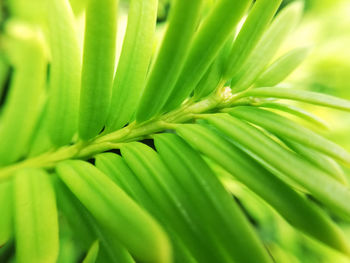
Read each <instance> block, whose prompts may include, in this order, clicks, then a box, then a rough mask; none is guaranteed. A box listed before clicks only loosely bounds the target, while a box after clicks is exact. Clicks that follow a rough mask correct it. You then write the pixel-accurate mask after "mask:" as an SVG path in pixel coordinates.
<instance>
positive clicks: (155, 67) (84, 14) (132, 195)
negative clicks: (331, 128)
mask: <svg viewBox="0 0 350 263" xmlns="http://www.w3.org/2000/svg"><path fill="white" fill-rule="evenodd" d="M33 2H35V5H36V6H37V9H35V10H34V8H33V9H32V8H28V6H27V4H26V1H20V0H6V1H5V3H4V5H5V6H6V8H7V9H8V10H9V13H10V14H11V15H10V16H9V17H8V18H7V19H6V20H4V21H3V22H2V31H1V33H0V38H1V43H2V44H1V46H0V95H1V97H2V98H3V99H2V100H1V108H0V138H1V141H0V180H1V181H0V211H1V216H0V261H1V262H10V261H9V260H10V258H11V257H15V258H16V262H19V263H21V262H26V263H31V262H33V263H40V262H42V263H50V262H86V263H93V262H100V263H109V262H127V263H131V262H159V263H160V262H162V263H163V262H164V263H167V262H191V263H195V262H199V263H202V262H208V263H212V262H274V252H276V251H277V252H278V251H279V250H278V242H277V241H268V240H266V239H265V237H266V236H264V235H263V234H261V233H260V232H259V228H256V224H255V223H256V222H255V223H254V220H253V219H252V215H253V216H254V215H256V217H257V218H259V220H261V221H262V222H263V224H264V226H265V225H266V224H269V222H268V220H267V219H266V218H265V217H264V216H266V217H267V216H271V218H273V220H276V221H278V222H283V224H284V223H286V222H287V223H288V225H290V226H291V229H292V230H293V231H295V230H296V231H299V232H300V233H303V234H305V235H306V236H308V237H310V238H311V239H313V240H316V241H317V242H320V243H322V244H323V245H324V246H326V247H329V248H332V249H333V250H335V251H338V252H340V253H342V254H343V255H344V256H349V255H350V244H349V240H348V239H347V237H346V235H345V233H344V232H343V230H342V229H341V228H340V227H339V224H337V223H336V222H335V221H334V218H337V219H338V220H339V221H342V222H349V220H350V189H349V185H348V179H347V177H346V175H345V173H344V172H343V167H344V166H349V165H350V153H348V152H347V151H346V150H345V149H343V148H342V147H341V146H340V145H337V144H336V143H334V142H332V141H331V140H329V139H327V138H326V137H325V136H324V135H321V132H320V130H323V132H324V130H327V128H328V124H327V123H326V122H325V121H324V120H322V119H321V118H320V117H318V116H316V115H315V114H313V113H310V112H308V111H306V110H305V109H303V104H309V105H315V106H323V107H328V108H334V109H338V110H342V111H345V112H350V101H347V100H344V99H341V98H336V97H331V96H328V95H324V94H319V93H315V92H311V91H305V90H298V89H295V88H294V87H284V85H280V83H283V81H284V80H285V79H286V78H287V77H288V75H289V74H291V73H292V72H293V71H294V70H295V69H296V68H297V67H298V66H299V64H301V63H302V61H303V60H304V59H305V58H306V57H307V55H308V53H309V50H310V48H309V47H295V49H292V50H290V51H288V52H287V53H285V54H283V55H282V56H281V57H279V58H276V54H278V53H277V52H278V50H279V48H280V47H281V45H282V44H283V42H284V41H285V39H286V38H287V37H288V36H289V35H290V33H291V32H292V31H293V30H294V28H295V27H296V25H297V24H298V22H299V20H300V17H301V16H302V10H303V5H302V2H301V1H296V2H294V3H292V4H289V5H287V6H286V7H284V8H283V9H282V10H281V11H278V10H279V7H280V4H281V0H260V1H256V2H255V3H253V2H252V1H250V0H239V1H238V0H237V1H236V0H234V1H233V0H215V1H205V0H191V1H187V0H173V1H171V4H170V13H169V15H168V19H166V22H164V23H165V30H164V32H163V33H162V36H161V38H160V39H158V37H157V35H158V34H160V33H159V32H158V30H159V25H157V12H158V15H161V16H162V18H161V19H160V20H162V19H164V17H165V13H164V12H165V10H166V9H167V8H166V6H167V5H166V4H165V3H164V1H161V0H159V1H156V0H150V1H144V0H130V1H129V4H128V5H127V7H125V3H119V2H118V1H117V0H108V1H100V0H86V1H78V0H76V1H71V2H69V1H68V0H53V1H44V0H42V1H39V0H37V1H33ZM0 6H1V4H0ZM168 7H169V6H168ZM72 8H74V10H73V9H72ZM118 9H119V10H118ZM121 12H128V19H127V27H126V32H125V36H124V37H123V43H119V42H118V41H117V39H118V38H117V35H118V34H119V28H118V27H119V24H118V14H120V13H121ZM82 18H83V19H82ZM78 20H81V21H83V24H84V38H83V40H82V42H83V43H80V40H79V39H80V37H81V34H80V33H81V32H80V30H81V29H79V26H78V24H79V22H77V21H78ZM81 21H80V22H81ZM79 36H80V37H79ZM118 45H121V48H120V49H121V54H120V56H119V57H118V56H117V51H116V50H117V49H118ZM291 102H293V103H291ZM294 102H298V104H297V105H295V103H294ZM257 204H258V205H257ZM281 218H283V219H281ZM279 220H280V221H279ZM281 224H282V223H281ZM14 246H15V248H16V249H15V252H14ZM282 250H283V249H281V251H282ZM277 252H276V253H277ZM284 252H286V251H284ZM281 253H282V252H281ZM286 253H288V251H287V252H286Z"/></svg>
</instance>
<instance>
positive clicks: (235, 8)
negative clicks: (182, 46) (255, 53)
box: [164, 0, 251, 111]
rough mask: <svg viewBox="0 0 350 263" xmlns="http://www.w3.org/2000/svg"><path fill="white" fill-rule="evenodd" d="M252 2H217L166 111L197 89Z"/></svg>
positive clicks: (187, 60) (195, 41)
mask: <svg viewBox="0 0 350 263" xmlns="http://www.w3.org/2000/svg"><path fill="white" fill-rule="evenodd" d="M250 3H251V1H250V0H239V1H238V0H222V1H216V3H215V5H214V7H213V9H212V11H211V12H210V13H209V14H208V16H207V17H206V18H205V20H204V21H203V22H202V24H201V25H200V27H199V29H198V31H197V33H196V35H195V36H194V39H193V42H192V43H191V49H190V52H189V54H188V57H187V58H186V62H185V65H184V67H183V69H182V71H181V74H180V76H179V78H178V79H177V82H176V85H175V86H174V87H173V88H172V89H171V91H172V93H171V94H170V96H169V98H168V100H167V102H166V105H165V107H164V109H165V110H167V111H168V110H172V109H174V108H175V107H177V106H179V105H180V104H181V103H182V102H183V101H184V100H185V99H186V97H187V96H189V95H190V93H191V92H192V91H193V90H194V88H195V87H196V85H197V84H198V83H199V81H200V80H201V78H202V77H203V76H204V74H205V72H206V71H207V70H208V68H209V67H210V64H211V63H212V62H213V61H214V59H215V57H216V56H217V54H218V53H219V51H220V49H221V48H222V47H223V46H224V44H225V43H226V41H227V40H228V39H229V38H230V36H232V33H233V32H234V30H235V28H236V26H237V24H238V22H239V20H240V19H241V18H242V16H243V15H244V13H245V12H246V10H247V8H248V6H249V4H250Z"/></svg>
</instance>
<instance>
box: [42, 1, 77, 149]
mask: <svg viewBox="0 0 350 263" xmlns="http://www.w3.org/2000/svg"><path fill="white" fill-rule="evenodd" d="M46 8H47V9H46V12H45V13H46V15H47V17H46V19H47V35H48V37H47V38H48V42H49V43H50V45H49V48H50V52H51V61H50V65H51V66H50V77H49V82H50V84H49V85H50V87H49V97H48V114H47V118H48V132H49V135H50V138H51V141H52V143H53V144H55V145H57V146H62V145H65V144H68V143H70V142H71V139H72V137H73V135H74V133H75V132H76V130H77V125H78V107H79V103H78V101H79V93H80V92H79V90H80V74H81V48H80V47H79V45H78V40H77V36H76V27H75V24H74V17H73V13H72V9H71V7H70V5H69V3H68V0H53V1H50V2H49V1H48V2H47V7H46Z"/></svg>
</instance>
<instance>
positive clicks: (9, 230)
mask: <svg viewBox="0 0 350 263" xmlns="http://www.w3.org/2000/svg"><path fill="white" fill-rule="evenodd" d="M0 211H1V216H0V247H2V246H4V245H5V243H6V242H8V241H9V239H10V238H11V237H12V235H13V226H12V225H13V223H12V221H13V203H12V181H7V182H1V183H0Z"/></svg>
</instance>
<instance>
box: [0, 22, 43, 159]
mask: <svg viewBox="0 0 350 263" xmlns="http://www.w3.org/2000/svg"><path fill="white" fill-rule="evenodd" d="M6 32H7V35H6V37H5V38H4V46H5V49H6V51H7V54H8V56H9V60H10V62H11V64H12V66H13V67H14V69H15V70H14V73H13V77H12V80H11V84H10V90H9V94H8V97H7V99H6V101H5V105H4V108H3V112H2V116H1V126H0V137H1V138H2V139H1V141H0V166H1V165H4V164H9V163H11V162H14V161H16V160H18V158H20V157H22V155H23V154H25V153H26V151H28V146H29V143H30V139H31V137H32V134H33V132H34V130H35V125H36V122H37V120H38V118H39V114H40V110H41V108H42V104H43V98H44V97H43V92H44V87H45V79H46V75H45V71H46V66H47V57H46V56H45V54H44V47H43V43H42V41H41V40H40V38H39V35H38V32H36V31H35V30H34V29H33V28H30V27H27V26H25V25H23V24H20V23H16V22H13V23H7V27H6Z"/></svg>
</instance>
